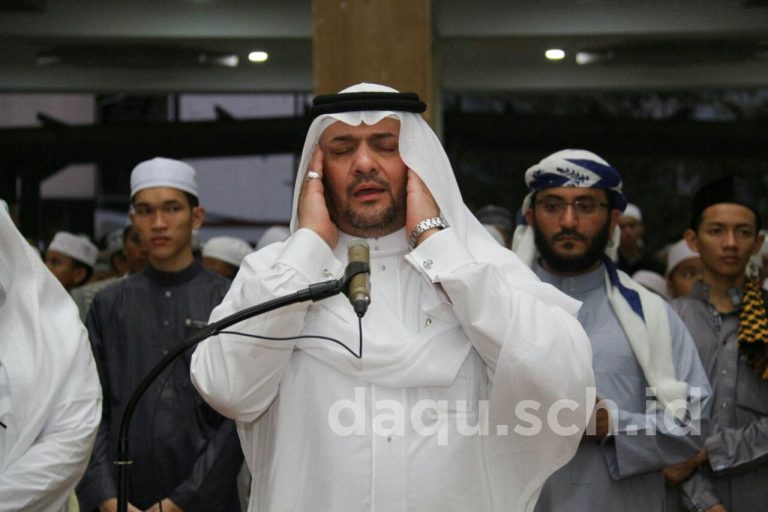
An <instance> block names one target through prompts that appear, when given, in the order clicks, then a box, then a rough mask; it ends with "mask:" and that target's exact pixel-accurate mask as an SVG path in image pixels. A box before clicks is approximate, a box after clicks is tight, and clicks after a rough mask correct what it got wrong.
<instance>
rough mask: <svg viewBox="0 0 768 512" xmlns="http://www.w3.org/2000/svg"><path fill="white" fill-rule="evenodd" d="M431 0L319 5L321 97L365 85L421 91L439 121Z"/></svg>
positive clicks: (331, 0)
mask: <svg viewBox="0 0 768 512" xmlns="http://www.w3.org/2000/svg"><path fill="white" fill-rule="evenodd" d="M431 7H432V6H431V1H430V0H313V1H312V19H313V25H314V27H313V30H314V38H313V51H314V56H313V59H314V80H315V93H316V94H331V93H335V92H338V91H340V90H342V89H344V88H345V87H348V86H350V85H354V84H356V83H360V82H373V83H377V84H382V85H388V86H390V87H394V88H395V89H397V90H399V91H401V92H415V93H418V95H419V97H420V98H421V99H422V100H424V101H425V102H426V103H427V112H426V113H425V117H426V119H427V121H430V120H432V119H437V118H438V116H437V115H436V114H437V110H438V105H437V103H438V102H439V96H437V95H436V94H435V93H434V86H433V80H432V9H431Z"/></svg>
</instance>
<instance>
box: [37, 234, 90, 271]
mask: <svg viewBox="0 0 768 512" xmlns="http://www.w3.org/2000/svg"><path fill="white" fill-rule="evenodd" d="M48 250H49V251H58V252H60V253H62V254H66V255H67V256H69V257H70V258H73V259H76V260H77V261H80V262H82V263H85V264H86V265H88V266H89V267H91V268H93V265H94V264H95V263H96V258H98V256H99V249H98V248H97V247H96V246H95V245H94V244H93V242H91V241H90V240H89V239H88V237H87V236H85V235H73V234H72V233H68V232H66V231H59V232H58V233H56V236H54V237H53V240H52V241H51V244H50V245H49V246H48Z"/></svg>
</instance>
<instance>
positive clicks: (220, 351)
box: [191, 229, 343, 422]
mask: <svg viewBox="0 0 768 512" xmlns="http://www.w3.org/2000/svg"><path fill="white" fill-rule="evenodd" d="M276 251H279V253H278V254H276ZM268 262H272V263H271V264H270V263H268ZM342 270H343V266H342V264H341V262H339V261H338V260H337V259H336V257H335V256H334V255H333V252H332V251H331V249H330V247H328V245H327V244H326V243H325V242H324V241H323V240H322V238H320V237H319V236H318V235H317V234H315V233H314V232H313V231H311V230H308V229H300V230H298V231H297V232H296V233H294V234H293V236H291V237H290V238H289V239H288V240H287V241H286V242H285V243H284V244H273V245H272V246H268V247H267V248H265V249H264V250H262V251H259V252H257V253H254V254H251V255H250V256H248V257H247V258H246V259H245V260H244V262H243V264H242V265H241V268H240V270H239V272H238V273H237V277H236V278H235V280H234V282H233V283H232V286H231V287H230V289H229V292H228V293H227V295H226V297H224V301H223V302H222V303H221V304H220V305H219V306H218V307H217V308H216V309H214V310H213V313H211V322H214V321H217V320H220V319H221V318H224V317H226V316H228V315H231V314H233V313H235V312H237V311H240V310H243V309H245V308H247V307H250V306H254V305H256V304H260V303H262V302H265V301H268V300H271V299H274V298H276V297H281V296H284V295H288V294H290V293H294V292H296V291H297V290H300V289H303V288H305V287H306V286H308V285H309V284H311V283H315V282H320V281H322V280H324V279H328V278H330V277H336V276H337V275H338V274H339V273H340V272H341V271H342ZM308 307H309V302H303V303H299V304H294V305H291V306H288V307H284V308H281V309H278V310H275V311H271V312H269V313H266V314H264V315H261V316H259V317H257V318H258V320H256V319H253V318H252V319H249V320H246V321H243V322H241V323H239V324H235V325H234V326H232V327H230V328H228V329H226V330H227V331H238V332H244V333H249V334H257V335H262V336H273V337H285V338H287V337H291V336H297V335H298V334H299V333H300V332H301V329H302V327H303V325H304V321H303V320H304V316H305V315H306V312H307V308H308ZM256 325H258V328H256V327H255V326H256ZM294 344H295V343H294V342H293V341H269V340H260V339H254V338H248V337H244V336H239V335H235V334H220V335H218V336H216V337H212V338H210V339H208V340H205V341H203V342H201V343H200V345H199V346H198V347H197V349H196V350H195V353H194V355H193V357H192V365H191V374H192V382H193V383H194V385H195V387H196V388H197V390H198V391H199V392H200V394H201V395H202V396H203V398H204V399H205V400H206V401H207V402H208V403H209V404H210V405H211V407H213V408H214V409H216V410H217V411H218V412H219V413H221V414H222V415H224V416H226V417H228V418H232V419H234V420H237V421H243V422H249V421H253V420H254V419H256V418H257V417H258V416H259V415H260V414H261V413H262V412H263V411H265V410H266V409H267V407H269V405H270V404H271V403H272V401H273V400H274V398H275V396H276V395H277V388H278V385H279V383H280V380H281V379H282V377H283V373H284V372H285V365H286V364H287V363H288V360H289V359H290V357H291V353H292V352H293V348H294Z"/></svg>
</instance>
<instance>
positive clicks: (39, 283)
mask: <svg viewBox="0 0 768 512" xmlns="http://www.w3.org/2000/svg"><path fill="white" fill-rule="evenodd" d="M100 418H101V387H100V386H99V378H98V375H97V373H96V364H95V362H94V359H93V355H92V354H91V349H90V346H89V344H88V336H87V332H86V330H85V327H84V326H83V324H82V323H81V322H80V319H79V317H78V314H77V308H76V307H75V304H74V302H72V299H71V298H70V297H69V295H68V294H67V292H66V291H65V290H64V288H62V286H61V284H59V282H58V281H56V278H55V277H53V275H52V274H51V273H50V272H49V271H48V269H46V268H45V266H44V265H43V263H42V262H41V261H40V258H39V257H38V256H37V255H36V254H35V253H34V252H33V249H32V248H31V247H30V246H29V244H28V243H27V241H26V240H24V238H23V237H22V236H21V234H20V233H19V232H18V231H17V230H16V228H15V227H14V226H13V224H12V222H11V219H10V218H9V217H8V215H7V213H5V212H3V211H1V210H0V512H11V511H14V512H15V511H20V510H23V511H24V512H51V511H56V510H59V509H61V508H62V507H63V506H64V505H65V503H66V501H67V498H68V496H69V495H70V493H71V492H72V489H74V487H75V484H76V483H77V481H78V479H79V478H80V477H81V476H82V474H83V472H84V471H85V467H86V465H87V464H88V458H89V457H90V454H91V450H92V448H93V440H94V437H95V436H96V429H97V428H98V425H99V419H100Z"/></svg>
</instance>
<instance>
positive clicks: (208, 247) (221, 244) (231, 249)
mask: <svg viewBox="0 0 768 512" xmlns="http://www.w3.org/2000/svg"><path fill="white" fill-rule="evenodd" d="M252 252H253V247H251V244H249V243H248V242H246V241H245V240H242V239H240V238H236V237H233V236H216V237H213V238H211V239H210V240H208V241H207V242H206V243H205V245H204V246H203V257H208V258H216V259H217V260H221V261H225V262H227V263H229V264H230V265H234V266H235V267H239V266H240V263H241V262H242V261H243V258H245V257H246V256H248V255H249V254H250V253H252Z"/></svg>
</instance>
